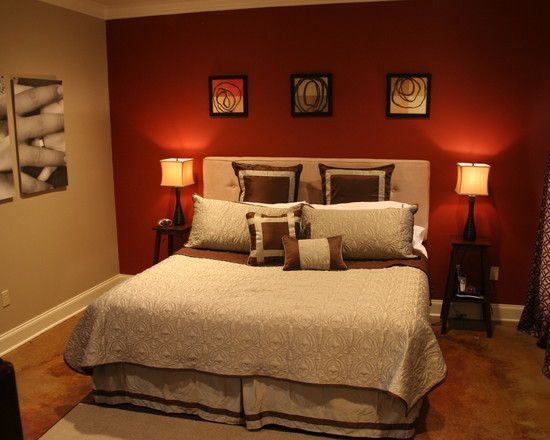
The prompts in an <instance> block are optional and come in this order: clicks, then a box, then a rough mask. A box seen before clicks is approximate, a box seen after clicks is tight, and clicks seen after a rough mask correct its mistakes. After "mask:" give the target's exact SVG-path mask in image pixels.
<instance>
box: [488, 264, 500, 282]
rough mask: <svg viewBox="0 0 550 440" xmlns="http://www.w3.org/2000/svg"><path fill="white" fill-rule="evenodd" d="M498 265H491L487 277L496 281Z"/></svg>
mask: <svg viewBox="0 0 550 440" xmlns="http://www.w3.org/2000/svg"><path fill="white" fill-rule="evenodd" d="M499 269H500V267H498V266H491V271H490V272H489V279H490V280H491V281H498V272H499Z"/></svg>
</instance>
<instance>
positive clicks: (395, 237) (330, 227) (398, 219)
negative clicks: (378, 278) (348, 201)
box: [302, 205, 416, 260]
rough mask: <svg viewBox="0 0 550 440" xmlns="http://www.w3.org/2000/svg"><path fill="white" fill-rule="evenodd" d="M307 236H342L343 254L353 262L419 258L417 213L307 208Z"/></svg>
mask: <svg viewBox="0 0 550 440" xmlns="http://www.w3.org/2000/svg"><path fill="white" fill-rule="evenodd" d="M302 222H303V230H304V234H305V235H306V236H307V237H308V238H324V237H333V236H335V235H342V236H343V237H344V238H343V254H344V258H345V259H351V260H366V259H369V260H370V259H373V260H390V259H401V258H416V256H415V255H414V254H413V226H414V210H413V209H410V208H388V209H374V210H346V211H342V210H327V209H315V208H312V207H311V206H308V205H305V206H304V207H303V211H302Z"/></svg>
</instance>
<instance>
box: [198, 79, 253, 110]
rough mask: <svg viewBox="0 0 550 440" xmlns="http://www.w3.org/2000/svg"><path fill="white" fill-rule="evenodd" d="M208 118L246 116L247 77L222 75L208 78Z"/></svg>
mask: <svg viewBox="0 0 550 440" xmlns="http://www.w3.org/2000/svg"><path fill="white" fill-rule="evenodd" d="M208 90H209V97H210V116H215V117H235V116H247V115H248V77H247V76H246V75H232V76H231V75H224V76H210V77H208Z"/></svg>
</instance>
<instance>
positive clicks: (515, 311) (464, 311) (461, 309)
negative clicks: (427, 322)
mask: <svg viewBox="0 0 550 440" xmlns="http://www.w3.org/2000/svg"><path fill="white" fill-rule="evenodd" d="M442 303H443V301H441V300H440V299H434V300H432V306H431V307H430V316H439V314H440V313H441V306H442ZM492 308H493V312H492V315H491V316H492V319H493V321H499V322H518V321H519V319H520V318H521V313H522V312H523V306H521V305H517V304H492ZM458 314H460V315H465V317H466V318H467V319H481V317H482V315H481V306H480V305H479V304H473V303H453V305H452V307H451V311H450V314H449V315H450V317H454V316H457V315H458Z"/></svg>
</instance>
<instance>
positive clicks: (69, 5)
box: [39, 0, 107, 20]
mask: <svg viewBox="0 0 550 440" xmlns="http://www.w3.org/2000/svg"><path fill="white" fill-rule="evenodd" d="M39 1H41V2H43V3H49V4H50V5H54V6H59V7H60V8H65V9H70V10H71V11H76V12H80V13H82V14H86V15H91V16H92V17H96V18H101V19H102V20H106V19H107V15H106V12H107V8H106V7H105V5H102V4H101V3H98V2H96V1H94V0H39Z"/></svg>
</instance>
